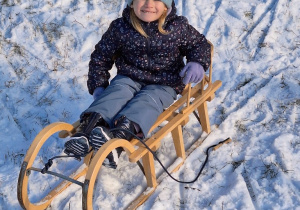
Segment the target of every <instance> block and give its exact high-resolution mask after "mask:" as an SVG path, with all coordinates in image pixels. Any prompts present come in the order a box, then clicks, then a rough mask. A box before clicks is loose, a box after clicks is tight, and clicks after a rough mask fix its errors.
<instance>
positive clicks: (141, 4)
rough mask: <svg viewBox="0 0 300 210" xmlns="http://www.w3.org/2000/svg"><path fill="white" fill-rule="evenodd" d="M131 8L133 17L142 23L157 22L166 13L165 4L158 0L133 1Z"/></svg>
mask: <svg viewBox="0 0 300 210" xmlns="http://www.w3.org/2000/svg"><path fill="white" fill-rule="evenodd" d="M131 8H133V10H134V13H135V15H136V16H137V17H138V18H139V19H141V20H142V21H144V22H152V21H155V20H158V19H159V18H160V16H161V15H162V14H163V13H164V12H165V11H167V7H166V6H165V4H164V3H163V2H161V1H158V0H133V3H132V6H131Z"/></svg>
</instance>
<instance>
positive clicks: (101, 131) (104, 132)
mask: <svg viewBox="0 0 300 210" xmlns="http://www.w3.org/2000/svg"><path fill="white" fill-rule="evenodd" d="M115 127H116V128H120V129H122V130H116V131H113V132H110V130H108V129H107V128H105V127H103V126H98V127H96V128H94V129H93V130H92V132H91V135H90V138H89V142H90V144H91V146H92V147H93V148H94V149H95V150H98V149H99V148H100V147H101V146H102V145H103V144H105V143H106V142H107V141H109V140H110V139H112V138H121V139H126V140H130V139H132V137H133V135H132V133H133V134H136V132H135V127H134V124H133V122H132V121H130V120H129V119H127V118H126V117H125V116H122V117H120V118H119V119H118V120H117V123H116V126H115ZM126 130H127V131H130V132H131V133H129V132H126ZM122 151H123V149H122V148H116V149H115V150H113V151H112V152H111V153H109V155H108V156H107V158H106V160H105V161H104V162H103V165H105V166H107V167H109V168H114V169H116V168H117V165H118V160H119V157H120V155H121V153H122Z"/></svg>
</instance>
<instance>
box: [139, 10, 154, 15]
mask: <svg viewBox="0 0 300 210" xmlns="http://www.w3.org/2000/svg"><path fill="white" fill-rule="evenodd" d="M141 12H142V13H151V14H154V13H155V12H151V11H146V10H141Z"/></svg>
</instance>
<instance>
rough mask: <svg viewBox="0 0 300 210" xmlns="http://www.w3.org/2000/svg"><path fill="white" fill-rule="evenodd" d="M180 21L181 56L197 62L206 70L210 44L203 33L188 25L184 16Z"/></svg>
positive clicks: (209, 56) (188, 60)
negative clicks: (181, 22)
mask: <svg viewBox="0 0 300 210" xmlns="http://www.w3.org/2000/svg"><path fill="white" fill-rule="evenodd" d="M182 21H183V26H182V34H181V35H182V37H181V45H180V51H181V53H182V55H183V56H186V59H187V62H191V61H193V62H198V63H200V64H201V65H202V66H203V68H204V70H205V71H206V70H207V69H208V67H209V65H210V62H211V55H210V48H211V46H210V44H209V43H208V42H207V40H206V38H205V36H204V35H203V34H200V33H199V32H198V31H197V30H196V29H195V28H194V27H193V26H191V25H189V23H188V20H187V19H186V18H185V17H182Z"/></svg>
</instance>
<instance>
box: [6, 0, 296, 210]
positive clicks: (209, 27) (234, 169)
mask: <svg viewBox="0 0 300 210" xmlns="http://www.w3.org/2000/svg"><path fill="white" fill-rule="evenodd" d="M175 3H176V5H177V8H178V14H180V15H185V16H186V17H187V18H188V19H189V21H190V23H191V24H192V25H193V26H194V27H195V28H197V29H198V30H199V31H200V32H201V33H203V34H205V35H206V37H207V38H208V39H209V40H210V41H211V42H212V43H213V44H214V46H215V52H214V64H213V69H214V72H213V80H221V81H222V83H223V85H222V87H221V89H220V90H219V91H218V92H217V93H216V97H215V99H214V100H213V101H212V102H210V103H209V104H208V109H209V110H208V111H209V117H210V121H211V124H212V125H218V128H215V129H214V130H213V132H212V133H211V134H210V135H209V136H208V137H207V139H206V140H205V141H204V142H203V144H202V145H201V146H200V147H198V148H197V149H195V151H194V152H193V153H192V154H191V155H190V156H189V157H188V158H187V159H186V160H185V163H184V165H183V166H181V168H180V169H179V171H177V172H176V173H174V174H173V176H174V177H175V178H178V179H180V180H185V181H189V180H192V179H194V177H195V176H196V175H197V173H198V171H199V169H200V167H201V165H202V163H203V161H204V159H205V151H206V148H208V147H209V146H210V145H212V144H215V143H217V142H219V141H221V140H224V139H226V138H227V137H231V138H232V140H233V142H232V143H230V144H226V145H223V146H222V147H220V148H219V149H218V150H216V151H213V152H211V153H210V156H209V161H208V164H207V165H206V167H205V169H204V171H203V173H202V175H201V176H200V177H199V179H198V180H197V181H196V182H195V183H193V184H179V183H177V182H175V181H173V180H172V179H171V178H169V177H166V178H164V179H162V182H161V184H160V185H159V186H158V187H157V189H156V191H155V192H154V193H153V195H152V196H151V197H150V198H149V199H148V200H147V201H146V202H145V203H144V204H143V205H142V206H141V207H140V208H139V209H159V210H161V209H300V208H299V206H300V135H299V133H300V132H299V131H300V126H299V125H300V123H299V122H300V121H299V120H300V119H299V116H300V114H299V111H300V109H299V106H300V71H299V68H300V59H299V57H300V48H299V46H300V33H299V32H300V23H299V18H300V16H299V10H300V4H299V2H298V1H296V0H289V1H286V0H252V1H249V2H246V1H242V2H241V1H221V0H212V1H211V0H210V1H209V0H202V1H198V0H189V1H183V0H176V1H175ZM125 5H126V2H125V0H122V1H117V0H109V1H108V0H105V1H101V0H88V1H62V0H60V1H58V0H47V1H40V0H38V1H31V0H23V1H18V0H5V1H2V2H1V6H0V69H1V71H0V100H1V104H0V110H1V112H0V119H1V120H0V130H1V132H0V139H1V141H0V142H1V147H0V209H21V207H20V205H19V203H18V201H17V181H18V175H19V171H20V166H21V163H22V161H23V159H24V156H25V154H26V151H27V150H28V148H29V146H30V144H31V142H32V141H33V139H34V138H35V136H36V135H37V134H38V133H39V132H40V131H41V130H42V129H43V128H44V127H45V126H46V125H48V124H50V123H53V122H58V121H63V122H68V123H73V122H75V121H77V120H78V118H79V115H80V113H81V111H83V110H84V109H85V108H87V107H88V106H89V105H90V103H91V102H92V97H91V96H90V95H89V94H88V91H87V87H86V80H87V73H88V62H89V56H90V53H91V52H92V51H93V49H94V45H95V44H96V43H97V42H98V41H99V40H100V38H101V36H102V34H103V33H104V32H105V31H106V29H107V28H108V26H109V24H110V22H111V21H112V20H114V19H115V18H117V17H119V16H120V15H121V13H122V10H123V8H124V6H125ZM114 74H115V68H113V69H112V75H114ZM201 132H202V131H201V128H200V127H199V125H198V122H197V120H196V119H195V118H194V117H193V115H191V116H190V122H189V124H187V125H186V126H185V127H184V139H185V143H186V147H188V146H189V145H191V143H192V142H193V141H194V140H196V139H198V138H199V137H200V135H201ZM202 135H203V136H204V135H205V134H202ZM64 142H65V139H59V138H58V137H57V135H54V136H53V137H51V138H50V139H49V141H47V142H46V144H45V145H44V146H43V147H42V149H41V151H40V153H39V154H38V158H37V159H36V161H35V162H34V166H35V167H43V163H46V161H47V160H48V159H49V158H51V157H53V156H54V155H59V154H63V144H64ZM158 157H159V158H160V159H161V160H162V162H163V163H164V164H166V165H168V164H171V163H172V161H174V160H175V159H176V157H175V150H174V146H173V143H172V139H171V135H168V136H167V137H166V138H165V139H164V141H163V143H162V146H161V148H160V149H159V150H158ZM81 163H82V162H78V161H76V160H63V159H62V160H57V161H54V165H53V166H52V168H51V170H53V171H56V172H60V173H64V174H66V175H68V174H70V173H71V172H72V170H73V169H74V168H76V167H78V166H80V165H81ZM155 165H156V170H157V173H158V174H162V172H163V171H162V169H161V167H160V166H159V165H158V163H157V162H155ZM29 181H30V184H29V197H30V200H31V201H33V202H38V201H39V200H40V199H41V198H43V197H44V196H45V195H46V194H47V193H49V192H50V191H51V189H53V187H54V186H55V185H56V184H58V183H59V181H60V179H58V178H54V177H52V176H49V175H42V174H40V173H37V172H32V175H30V180H29ZM80 181H84V178H83V177H81V178H80ZM146 187H147V184H146V180H145V178H144V176H143V174H142V173H141V171H140V169H139V168H138V166H137V165H136V164H133V163H130V162H129V161H128V157H126V155H122V156H121V160H120V164H119V166H118V169H117V170H113V169H108V168H103V169H102V168H101V171H100V172H99V175H98V181H97V184H96V186H95V189H94V192H95V194H94V208H95V209H104V208H105V209H123V208H124V207H125V206H127V205H128V204H129V203H130V202H131V201H132V200H134V199H135V198H136V197H137V196H138V195H139V194H141V193H142V192H143V191H144V190H145V189H146ZM81 195H82V192H81V189H80V187H79V186H77V185H74V184H73V185H71V186H70V187H69V188H68V189H67V190H66V191H64V192H63V193H61V194H60V195H59V196H58V197H56V198H55V199H54V200H53V201H52V203H51V205H50V206H49V207H48V209H80V208H81Z"/></svg>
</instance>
